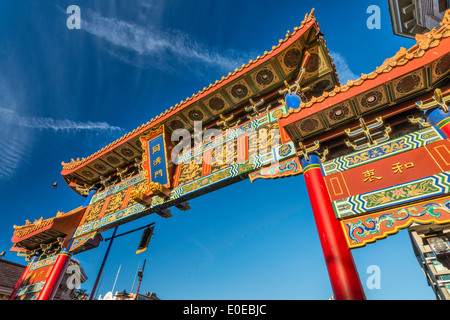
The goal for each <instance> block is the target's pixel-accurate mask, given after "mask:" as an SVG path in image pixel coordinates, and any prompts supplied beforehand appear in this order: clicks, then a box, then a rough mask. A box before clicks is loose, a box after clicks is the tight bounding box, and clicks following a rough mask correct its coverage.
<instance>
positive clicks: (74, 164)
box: [61, 9, 337, 172]
mask: <svg viewBox="0 0 450 320" xmlns="http://www.w3.org/2000/svg"><path fill="white" fill-rule="evenodd" d="M313 24H315V25H317V26H318V24H317V22H316V20H315V18H314V9H312V11H311V12H310V13H309V14H306V15H305V18H304V20H303V21H302V22H301V24H300V26H299V27H295V28H294V30H293V31H292V33H291V32H290V31H289V30H288V31H287V33H286V37H285V38H284V39H280V40H279V42H278V44H277V45H275V46H273V47H272V50H270V51H265V52H264V54H263V55H262V56H258V57H257V58H256V59H255V60H250V61H249V62H248V63H247V64H243V65H242V66H241V68H236V69H235V70H234V72H230V73H228V75H227V76H224V77H222V78H221V79H220V80H217V81H215V82H214V83H211V84H210V85H209V86H208V87H204V88H203V90H201V91H199V92H198V93H196V94H194V95H192V96H191V97H188V98H186V99H185V100H184V101H180V102H179V103H177V104H175V106H172V107H170V108H169V109H167V110H166V111H164V112H163V113H161V114H160V115H157V116H156V117H155V118H152V119H151V120H150V121H148V122H147V123H144V124H142V125H141V126H140V127H138V128H136V129H134V130H133V131H131V132H129V133H127V134H125V135H124V136H122V137H121V138H119V139H117V140H116V141H114V142H112V143H110V144H108V145H107V146H105V147H104V148H102V149H100V150H98V151H97V152H95V153H94V154H92V155H90V156H88V157H86V158H81V159H80V158H78V159H76V160H75V159H71V161H70V162H69V163H65V162H62V163H61V164H62V166H63V172H64V171H72V170H74V169H76V168H78V167H81V166H82V165H83V164H85V163H87V162H89V161H90V160H92V159H95V158H96V157H98V156H99V155H101V154H102V153H104V152H107V151H108V150H111V149H113V148H115V147H116V146H118V145H120V144H121V143H122V142H124V141H126V140H129V139H130V138H132V137H135V136H137V135H139V134H142V133H143V132H145V131H146V130H148V129H150V128H151V127H152V126H154V125H157V124H159V123H160V122H161V121H163V120H165V119H167V118H168V117H169V116H172V115H174V114H175V113H177V112H178V111H179V110H181V109H183V108H185V107H187V106H189V105H191V104H193V103H195V102H197V101H199V100H200V99H201V98H203V97H205V96H207V95H209V94H211V93H213V92H214V91H215V90H216V89H218V88H220V87H223V86H224V85H227V84H228V83H230V82H231V81H232V80H235V79H236V78H237V77H238V76H241V75H243V74H245V73H246V72H247V71H249V70H251V69H253V68H254V67H256V66H258V65H260V64H261V63H263V62H265V61H267V60H268V59H269V58H271V57H272V56H273V55H274V54H275V53H278V50H277V49H279V48H280V47H281V46H283V45H285V44H286V45H290V44H291V43H292V42H293V40H292V39H293V38H295V36H296V35H297V33H299V32H300V31H302V30H303V29H305V27H309V26H311V25H313ZM325 50H326V53H327V54H328V55H329V52H328V49H326V48H325ZM331 61H332V59H331ZM331 64H332V62H331ZM332 68H333V71H334V75H335V77H336V79H337V73H336V70H335V66H334V65H333V64H332Z"/></svg>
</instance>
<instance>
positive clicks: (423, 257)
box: [408, 223, 450, 300]
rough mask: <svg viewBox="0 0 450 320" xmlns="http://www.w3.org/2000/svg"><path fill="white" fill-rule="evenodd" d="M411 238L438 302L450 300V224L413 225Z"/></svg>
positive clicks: (410, 232) (410, 233)
mask: <svg viewBox="0 0 450 320" xmlns="http://www.w3.org/2000/svg"><path fill="white" fill-rule="evenodd" d="M408 231H409V236H410V238H411V243H412V246H413V249H414V254H415V255H416V258H417V260H418V261H419V264H420V266H421V268H422V270H423V272H424V274H425V276H426V278H427V282H428V285H429V286H430V287H431V288H432V289H433V291H434V293H435V295H436V299H437V300H450V256H449V254H450V243H449V242H448V239H449V237H450V224H443V225H433V224H430V225H421V224H417V223H415V224H413V225H412V226H411V227H410V228H409V229H408Z"/></svg>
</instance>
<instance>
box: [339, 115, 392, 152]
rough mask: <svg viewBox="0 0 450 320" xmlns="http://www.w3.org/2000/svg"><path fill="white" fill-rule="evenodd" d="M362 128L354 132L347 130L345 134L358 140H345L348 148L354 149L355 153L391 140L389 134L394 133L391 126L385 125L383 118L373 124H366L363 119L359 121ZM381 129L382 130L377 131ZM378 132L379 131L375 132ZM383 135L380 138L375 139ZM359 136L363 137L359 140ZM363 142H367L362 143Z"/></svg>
mask: <svg viewBox="0 0 450 320" xmlns="http://www.w3.org/2000/svg"><path fill="white" fill-rule="evenodd" d="M359 123H360V124H359V125H360V128H359V129H356V130H354V131H351V130H350V129H345V133H346V134H347V136H348V137H349V138H356V139H355V140H354V141H353V142H350V140H349V139H345V140H344V142H345V144H346V145H347V146H348V147H352V148H353V149H354V150H355V151H358V150H362V149H365V148H368V147H371V146H375V145H377V144H380V143H383V142H385V141H387V140H389V133H390V132H391V131H392V129H391V127H390V126H389V124H386V125H384V127H383V124H384V122H383V119H382V118H381V117H377V118H375V122H374V123H372V124H369V125H368V124H366V122H365V121H364V119H363V118H360V119H359ZM377 129H381V130H377ZM375 130H377V131H375ZM374 131H375V132H374ZM379 135H381V137H380V138H375V137H376V136H379ZM359 136H362V137H360V138H358V137H359ZM362 141H366V142H364V143H361V142H362Z"/></svg>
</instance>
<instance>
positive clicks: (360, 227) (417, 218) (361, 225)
mask: <svg viewBox="0 0 450 320" xmlns="http://www.w3.org/2000/svg"><path fill="white" fill-rule="evenodd" d="M414 222H417V223H421V224H427V223H436V224H444V223H449V222H450V197H448V196H446V197H443V198H439V199H433V200H428V201H424V202H420V203H415V204H411V205H405V206H400V207H396V208H395V209H390V210H386V211H382V212H378V213H373V214H369V215H364V216H360V217H354V218H350V219H346V220H343V221H341V225H342V229H343V231H344V234H345V236H346V238H347V242H348V244H349V246H350V248H357V247H362V246H365V245H366V244H368V243H371V242H374V241H376V240H378V239H383V238H385V237H387V236H388V235H391V234H395V233H397V232H398V231H399V230H401V229H404V228H407V227H409V226H410V225H411V224H412V223H414Z"/></svg>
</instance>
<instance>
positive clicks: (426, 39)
mask: <svg viewBox="0 0 450 320" xmlns="http://www.w3.org/2000/svg"><path fill="white" fill-rule="evenodd" d="M440 25H441V26H442V27H441V28H440V29H439V30H436V29H433V30H431V31H429V32H427V33H425V34H416V42H417V43H416V44H415V45H414V46H412V47H411V48H410V49H405V48H403V47H402V48H401V49H400V50H399V51H398V52H397V53H396V54H395V55H394V56H393V57H391V58H388V59H386V60H385V61H384V62H383V64H382V65H381V66H379V67H377V68H376V69H375V70H374V71H373V72H371V73H369V74H361V77H360V78H358V79H356V80H349V81H348V82H347V83H346V84H343V85H340V86H336V87H335V88H334V89H333V90H332V91H330V92H324V93H323V94H322V95H321V96H319V97H313V98H312V99H311V100H310V101H308V102H301V104H300V108H298V109H292V108H290V109H289V111H288V113H286V114H283V115H282V117H281V118H287V117H289V116H290V115H292V114H295V113H299V112H300V111H302V110H303V109H305V108H311V107H312V106H314V105H315V104H319V103H322V102H324V101H325V100H326V99H327V98H330V97H334V96H336V95H338V94H339V93H344V92H347V91H348V90H349V89H350V88H352V87H357V86H361V85H363V84H364V83H365V82H366V81H367V80H373V79H375V78H377V77H378V76H380V75H382V74H386V73H389V72H391V71H392V70H394V69H395V68H397V67H400V66H404V65H406V64H407V63H409V62H410V61H412V60H414V59H417V58H421V57H422V56H424V54H425V53H426V51H428V50H430V49H432V48H435V47H437V46H439V44H440V42H441V40H442V39H444V38H448V37H450V9H449V10H447V11H446V13H445V17H444V19H443V21H442V22H441V23H440Z"/></svg>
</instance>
